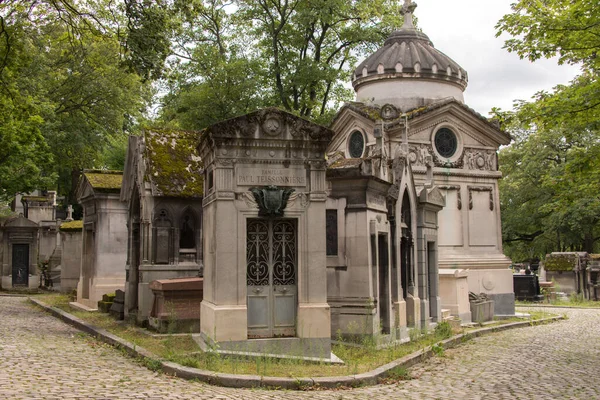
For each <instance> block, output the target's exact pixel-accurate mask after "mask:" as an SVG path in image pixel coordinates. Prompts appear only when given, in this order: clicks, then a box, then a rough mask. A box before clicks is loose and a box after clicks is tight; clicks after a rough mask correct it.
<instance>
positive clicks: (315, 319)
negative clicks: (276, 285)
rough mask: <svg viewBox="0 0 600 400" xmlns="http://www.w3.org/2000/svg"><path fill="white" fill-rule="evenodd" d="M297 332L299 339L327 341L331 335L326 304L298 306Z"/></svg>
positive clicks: (329, 315) (329, 318)
mask: <svg viewBox="0 0 600 400" xmlns="http://www.w3.org/2000/svg"><path fill="white" fill-rule="evenodd" d="M297 321H298V322H297V332H296V335H297V336H298V337H299V338H311V339H312V338H317V339H319V340H321V339H323V340H324V339H327V341H329V336H330V333H331V314H330V310H329V304H327V303H301V304H299V305H298V316H297Z"/></svg>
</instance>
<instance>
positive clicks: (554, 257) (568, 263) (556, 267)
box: [544, 254, 578, 271]
mask: <svg viewBox="0 0 600 400" xmlns="http://www.w3.org/2000/svg"><path fill="white" fill-rule="evenodd" d="M577 261H578V258H577V255H576V254H549V255H547V256H546V260H545V261H544V268H545V269H546V271H573V270H577Z"/></svg>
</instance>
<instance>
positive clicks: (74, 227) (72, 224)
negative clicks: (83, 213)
mask: <svg viewBox="0 0 600 400" xmlns="http://www.w3.org/2000/svg"><path fill="white" fill-rule="evenodd" d="M59 229H60V230H61V231H63V232H78V231H80V230H82V229H83V221H81V220H77V221H69V222H63V223H62V224H60V227H59Z"/></svg>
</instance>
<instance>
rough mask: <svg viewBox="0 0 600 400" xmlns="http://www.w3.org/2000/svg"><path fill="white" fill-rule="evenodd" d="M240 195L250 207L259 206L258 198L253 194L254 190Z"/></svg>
mask: <svg viewBox="0 0 600 400" xmlns="http://www.w3.org/2000/svg"><path fill="white" fill-rule="evenodd" d="M240 196H241V197H242V199H243V200H244V202H245V203H246V206H248V207H250V208H258V203H257V202H256V200H254V195H253V194H252V192H242V193H241V195H240Z"/></svg>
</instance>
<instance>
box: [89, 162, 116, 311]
mask: <svg viewBox="0 0 600 400" xmlns="http://www.w3.org/2000/svg"><path fill="white" fill-rule="evenodd" d="M121 181H122V173H121V172H116V171H85V172H84V174H83V175H82V176H81V178H80V180H79V184H78V186H77V199H78V201H79V202H80V203H81V206H82V207H83V232H82V241H83V243H82V256H81V271H80V274H79V282H78V284H77V303H78V304H79V305H83V306H84V307H87V308H89V309H95V308H96V306H97V303H98V301H99V300H101V299H102V295H103V294H106V293H112V292H114V291H115V290H117V289H123V286H124V284H125V268H124V266H125V260H126V255H127V218H126V217H127V208H126V206H125V204H124V203H123V202H121V201H120V200H119V192H120V190H121Z"/></svg>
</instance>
